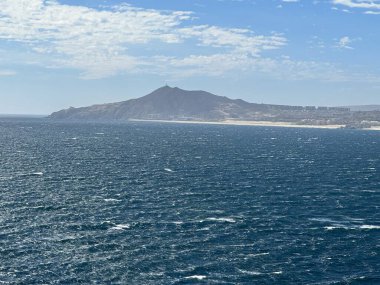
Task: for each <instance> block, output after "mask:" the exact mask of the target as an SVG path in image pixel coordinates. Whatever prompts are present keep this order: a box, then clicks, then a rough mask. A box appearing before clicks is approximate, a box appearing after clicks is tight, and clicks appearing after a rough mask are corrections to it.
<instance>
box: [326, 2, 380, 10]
mask: <svg viewBox="0 0 380 285" xmlns="http://www.w3.org/2000/svg"><path fill="white" fill-rule="evenodd" d="M333 3H334V4H336V5H343V6H346V7H349V8H362V9H380V1H379V0H333Z"/></svg>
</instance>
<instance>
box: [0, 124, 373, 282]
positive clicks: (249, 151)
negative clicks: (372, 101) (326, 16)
mask: <svg viewBox="0 0 380 285" xmlns="http://www.w3.org/2000/svg"><path fill="white" fill-rule="evenodd" d="M0 149H1V153H0V154H1V156H0V165H1V168H0V284H139V285H140V284H165V285H166V284H380V211H379V206H380V173H379V172H380V132H376V131H360V130H323V129H297V128H294V129H293V128H274V127H272V128H270V127H250V126H222V125H188V124H186V125H185V124H164V123H146V122H131V123H124V124H111V123H109V124H107V123H103V124H101V123H62V122H60V123H59V122H50V121H48V120H45V119H33V118H29V119H17V118H11V119H6V118H0Z"/></svg>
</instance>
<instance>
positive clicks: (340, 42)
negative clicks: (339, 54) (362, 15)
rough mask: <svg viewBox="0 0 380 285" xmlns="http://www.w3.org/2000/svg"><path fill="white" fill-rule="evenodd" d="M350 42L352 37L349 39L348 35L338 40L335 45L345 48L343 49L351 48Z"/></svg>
mask: <svg viewBox="0 0 380 285" xmlns="http://www.w3.org/2000/svg"><path fill="white" fill-rule="evenodd" d="M352 42H353V40H352V39H350V38H349V37H348V36H344V37H342V38H340V39H339V40H338V43H337V45H336V47H338V48H345V49H353V47H351V46H350V45H351V43H352Z"/></svg>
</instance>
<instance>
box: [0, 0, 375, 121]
mask: <svg viewBox="0 0 380 285" xmlns="http://www.w3.org/2000/svg"><path fill="white" fill-rule="evenodd" d="M379 23H380V0H324V1H305V0H272V1H264V0H258V1H253V0H208V1H190V0H181V1H179V0H177V1H165V3H162V2H161V1H153V0H140V1H137V0H129V1H120V0H108V1H104V0H91V1H89V0H58V1H55V0H50V1H46V0H3V1H1V2H0V86H1V89H2V91H1V92H0V100H1V104H0V114H25V113H27V114H48V113H51V112H53V111H57V110H60V109H63V108H67V107H69V106H74V107H79V106H88V105H92V104H97V103H108V102H118V101H124V100H128V99H131V98H137V97H141V96H144V95H146V94H148V93H150V92H151V91H153V90H155V89H157V88H158V87H161V86H163V85H165V83H168V84H169V85H170V86H178V87H180V88H182V89H187V90H205V91H208V92H211V93H213V94H217V95H221V96H227V97H230V98H233V99H237V98H240V99H243V100H246V101H249V102H256V103H271V104H287V105H303V106H305V105H317V106H347V105H368V104H380V97H379V93H380V69H379V66H380V58H379V56H378V46H379V45H380V36H379V32H378V26H379Z"/></svg>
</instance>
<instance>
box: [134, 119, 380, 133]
mask: <svg viewBox="0 0 380 285" xmlns="http://www.w3.org/2000/svg"><path fill="white" fill-rule="evenodd" d="M129 121H131V122H155V123H169V124H199V125H229V126H254V127H279V128H303V129H330V130H337V129H341V128H345V126H346V125H299V124H294V123H290V122H269V121H242V120H236V121H235V120H225V121H218V122H215V121H180V120H142V119H130V120H129ZM357 130H365V131H380V126H374V127H371V128H363V129H357Z"/></svg>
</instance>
